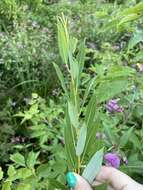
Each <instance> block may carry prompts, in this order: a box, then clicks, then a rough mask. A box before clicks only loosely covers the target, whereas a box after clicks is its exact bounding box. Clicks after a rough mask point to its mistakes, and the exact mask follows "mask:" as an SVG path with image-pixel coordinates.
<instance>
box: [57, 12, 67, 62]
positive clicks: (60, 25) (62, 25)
mask: <svg viewBox="0 0 143 190" xmlns="http://www.w3.org/2000/svg"><path fill="white" fill-rule="evenodd" d="M57 29H58V46H59V52H60V56H61V58H62V60H63V62H64V63H65V64H67V63H68V51H69V35H68V30H67V19H66V18H65V17H64V15H63V16H62V17H58V18H57Z"/></svg>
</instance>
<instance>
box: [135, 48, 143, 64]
mask: <svg viewBox="0 0 143 190" xmlns="http://www.w3.org/2000/svg"><path fill="white" fill-rule="evenodd" d="M134 60H135V61H137V62H138V61H141V62H142V61H143V50H141V51H139V52H138V53H136V55H135V58H134Z"/></svg>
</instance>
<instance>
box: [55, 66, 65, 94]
mask: <svg viewBox="0 0 143 190" xmlns="http://www.w3.org/2000/svg"><path fill="white" fill-rule="evenodd" d="M53 65H54V68H55V70H56V73H57V75H58V78H59V80H60V82H61V86H62V88H63V90H64V91H65V93H66V95H68V93H67V89H66V85H65V82H64V76H63V74H62V72H61V70H60V68H59V66H58V65H57V64H55V63H53Z"/></svg>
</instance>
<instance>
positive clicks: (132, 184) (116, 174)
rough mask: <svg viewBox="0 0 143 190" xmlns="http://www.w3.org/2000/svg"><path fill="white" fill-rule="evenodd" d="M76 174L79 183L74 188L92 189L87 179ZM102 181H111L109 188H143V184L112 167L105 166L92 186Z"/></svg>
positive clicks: (127, 189)
mask: <svg viewBox="0 0 143 190" xmlns="http://www.w3.org/2000/svg"><path fill="white" fill-rule="evenodd" d="M75 176H76V178H77V184H76V187H75V189H74V190H92V188H91V186H90V185H89V184H88V183H87V181H86V180H85V179H83V178H82V177H81V176H79V175H77V174H75ZM101 183H109V184H110V186H109V187H108V190H143V185H141V184H139V183H137V182H136V181H134V180H133V179H132V178H130V177H129V176H127V175H126V174H124V173H122V172H121V171H119V170H117V169H115V168H112V167H106V166H103V167H102V168H101V171H100V172H99V174H98V175H97V177H96V181H94V182H93V184H92V186H97V185H99V184H101Z"/></svg>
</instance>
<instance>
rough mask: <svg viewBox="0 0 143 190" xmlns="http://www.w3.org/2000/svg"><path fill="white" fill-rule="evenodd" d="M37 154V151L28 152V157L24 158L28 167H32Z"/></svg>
mask: <svg viewBox="0 0 143 190" xmlns="http://www.w3.org/2000/svg"><path fill="white" fill-rule="evenodd" d="M38 156H39V152H36V153H35V152H33V151H31V152H29V154H28V157H27V160H26V165H27V166H28V167H29V168H33V167H34V166H35V164H36V161H37V157H38Z"/></svg>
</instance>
